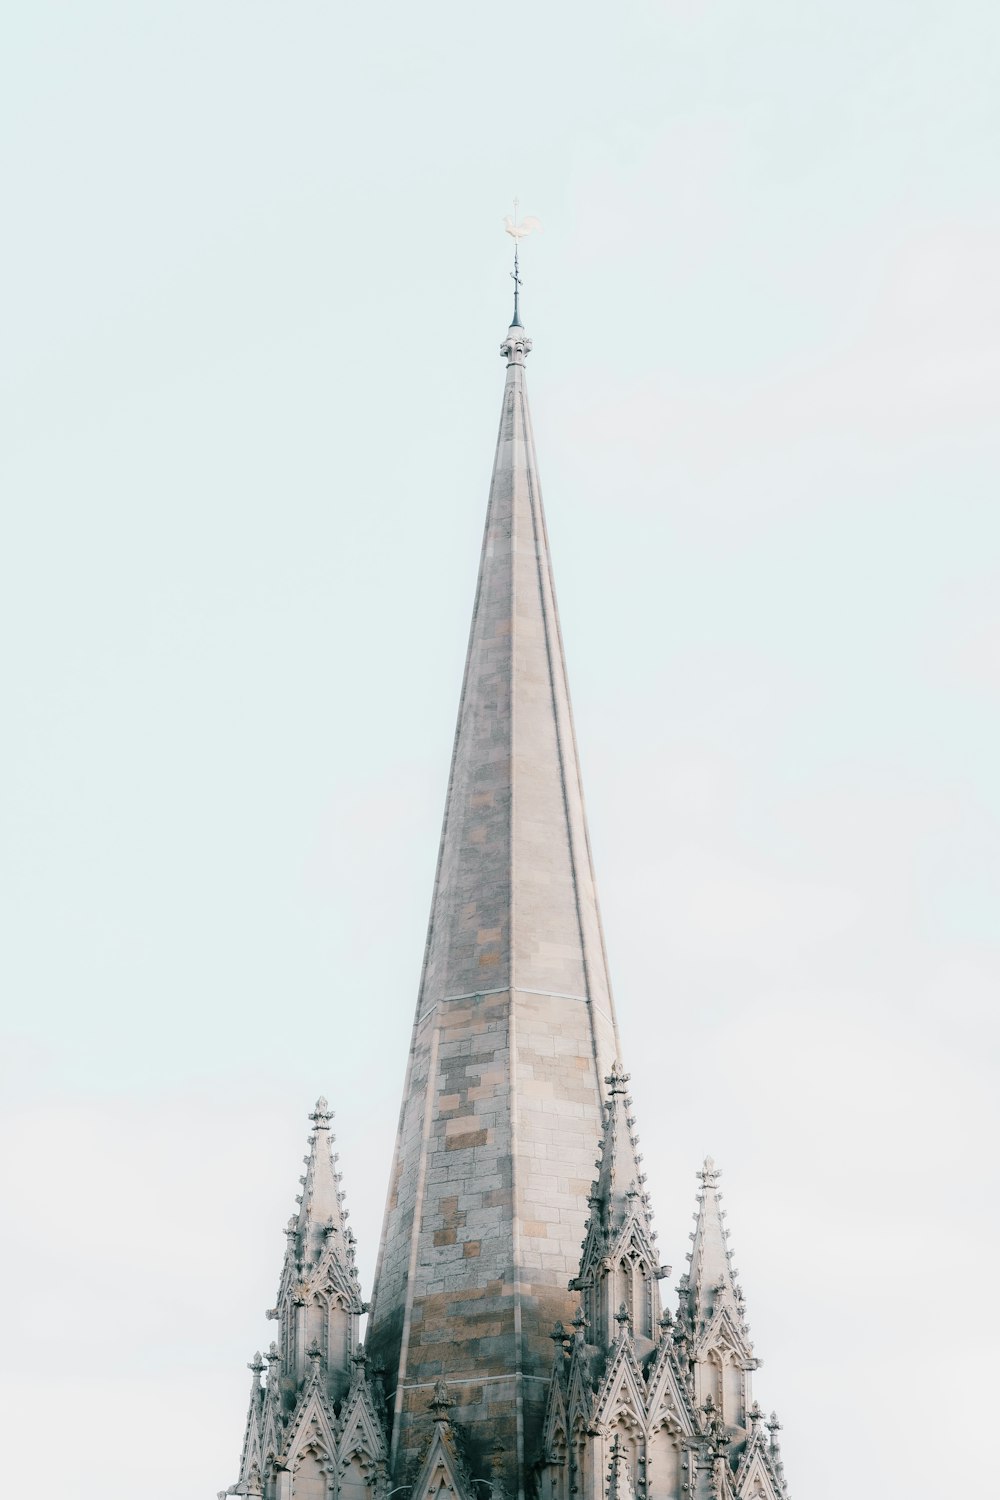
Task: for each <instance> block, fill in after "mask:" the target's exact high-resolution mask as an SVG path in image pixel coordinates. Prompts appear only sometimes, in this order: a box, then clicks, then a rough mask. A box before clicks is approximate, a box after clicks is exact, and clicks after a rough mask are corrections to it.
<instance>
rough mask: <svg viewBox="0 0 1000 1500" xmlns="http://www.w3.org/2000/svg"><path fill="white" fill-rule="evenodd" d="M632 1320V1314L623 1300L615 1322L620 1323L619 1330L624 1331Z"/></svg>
mask: <svg viewBox="0 0 1000 1500" xmlns="http://www.w3.org/2000/svg"><path fill="white" fill-rule="evenodd" d="M631 1321H632V1315H631V1313H630V1312H629V1310H628V1308H627V1307H626V1306H625V1304H624V1302H623V1303H622V1304H621V1306H620V1307H619V1308H618V1311H617V1312H616V1313H615V1322H616V1323H617V1324H618V1332H619V1333H624V1332H625V1330H626V1328H627V1327H628V1325H629V1323H630V1322H631Z"/></svg>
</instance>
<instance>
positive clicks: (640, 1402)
mask: <svg viewBox="0 0 1000 1500" xmlns="http://www.w3.org/2000/svg"><path fill="white" fill-rule="evenodd" d="M623 1413H628V1414H629V1415H630V1416H631V1418H632V1419H633V1420H634V1421H635V1422H638V1423H640V1424H644V1423H645V1417H646V1382H645V1380H644V1379H643V1374H642V1369H641V1367H640V1365H639V1361H638V1360H637V1359H636V1356H635V1344H634V1343H633V1342H632V1338H631V1336H630V1334H629V1333H628V1331H627V1329H625V1328H623V1329H622V1333H621V1336H620V1337H619V1340H618V1344H617V1346H616V1348H615V1349H614V1352H613V1354H612V1356H611V1359H610V1361H609V1363H608V1368H607V1370H606V1371H605V1373H604V1379H603V1380H602V1381H601V1384H600V1386H599V1387H598V1390H597V1394H596V1396H595V1399H594V1421H595V1422H597V1423H600V1424H601V1425H603V1426H608V1427H611V1426H614V1424H615V1423H616V1422H617V1421H618V1420H619V1419H620V1417H621V1416H622V1414H623Z"/></svg>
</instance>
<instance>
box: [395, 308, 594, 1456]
mask: <svg viewBox="0 0 1000 1500" xmlns="http://www.w3.org/2000/svg"><path fill="white" fill-rule="evenodd" d="M522 335H523V330H520V329H519V328H512V329H511V331H510V334H509V336H508V340H507V343H506V344H505V346H504V348H505V352H506V355H507V359H508V367H507V380H506V386H505V389H504V397H503V408H502V412H501V419H500V431H499V437H498V442H497V453H496V462H495V465H494V471H493V480H492V485H491V489H490V499H489V507H488V513H487V520H486V532H485V537H484V541H483V551H482V558H481V563H480V571H479V582H478V587H477V591H476V602H475V608H474V611H473V620H472V631H471V636H470V641H469V651H468V658H467V663H466V671H465V679H464V683H463V687H462V696H461V703H460V707H459V715H458V728H457V732H456V736H455V748H454V754H453V760H452V768H451V777H450V781H449V786H448V795H447V800H446V807H445V818H444V828H443V832H442V839H441V850H440V856H439V863H438V871H437V876H436V880H435V887H434V898H433V903H432V911H431V919H430V925H429V930H428V936H427V947H426V952H425V958H424V967H423V974H422V978H421V984H420V994H419V1000H418V1006H417V1015H416V1019H415V1023H414V1031H413V1041H412V1046H411V1053H410V1061H409V1068H408V1074H407V1079H406V1084H405V1088H404V1099H403V1107H402V1112H401V1115H400V1123H399V1134H398V1140H397V1147H396V1159H395V1163H394V1167H393V1174H392V1181H391V1185H390V1193H389V1200H388V1204H387V1209H386V1217H385V1223H384V1227H383V1235H382V1245H381V1250H380V1257H379V1266H378V1271H377V1274H376V1284H375V1291H374V1296H373V1305H372V1314H371V1321H370V1328H369V1338H368V1342H369V1348H370V1350H371V1354H372V1358H373V1360H374V1361H375V1362H377V1363H382V1364H384V1365H385V1367H386V1371H387V1375H386V1385H387V1396H388V1401H389V1409H390V1412H391V1413H392V1421H393V1426H394V1435H393V1444H394V1448H393V1475H394V1478H397V1479H398V1476H399V1475H400V1474H402V1473H403V1472H404V1470H405V1467H406V1464H407V1462H409V1461H412V1459H413V1457H414V1455H415V1453H416V1451H417V1449H418V1448H419V1445H420V1442H421V1440H422V1434H423V1431H424V1427H425V1422H424V1418H423V1411H424V1408H425V1405H426V1400H425V1398H426V1388H427V1385H428V1383H431V1382H433V1381H434V1380H435V1379H437V1378H438V1377H439V1376H441V1375H443V1376H444V1378H445V1379H446V1380H447V1382H448V1388H449V1390H450V1391H451V1393H452V1395H453V1396H454V1398H455V1399H456V1400H457V1401H458V1403H459V1405H458V1407H457V1408H456V1409H455V1411H454V1412H453V1416H454V1419H455V1421H456V1422H461V1423H462V1424H463V1426H464V1430H465V1433H466V1439H467V1441H468V1442H469V1444H470V1446H471V1450H472V1452H473V1454H478V1455H479V1457H480V1459H482V1461H483V1462H485V1457H484V1455H485V1454H486V1453H487V1452H488V1451H489V1450H490V1449H491V1448H492V1446H493V1443H494V1442H495V1441H496V1439H497V1437H498V1436H500V1437H503V1438H505V1440H506V1437H509V1439H510V1442H511V1444H512V1445H513V1450H514V1452H515V1454H516V1459H517V1471H518V1479H519V1485H520V1486H523V1479H524V1473H525V1463H526V1461H528V1462H530V1461H531V1460H532V1459H533V1457H534V1449H535V1448H536V1447H537V1444H538V1442H539V1440H540V1429H541V1420H542V1413H543V1410H544V1404H545V1391H546V1388H547V1385H548V1381H549V1375H550V1368H549V1367H550V1364H551V1350H552V1346H551V1340H550V1338H549V1334H550V1330H551V1327H552V1324H553V1322H554V1321H555V1319H556V1318H563V1319H566V1320H568V1319H569V1318H570V1317H571V1316H572V1310H573V1298H572V1296H571V1294H570V1293H569V1292H568V1290H567V1285H568V1282H569V1280H570V1278H571V1277H572V1276H573V1275H574V1274H575V1272H576V1269H577V1263H578V1260H579V1249H580V1240H581V1236H582V1234H583V1227H584V1222H585V1220H586V1217H587V1194H588V1191H589V1187H590V1182H591V1178H592V1167H593V1160H594V1149H595V1144H596V1142H597V1140H598V1139H599V1137H600V1131H601V1122H602V1113H601V1111H602V1082H601V1081H602V1079H603V1077H604V1076H605V1074H606V1073H607V1072H608V1069H609V1067H610V1066H611V1063H612V1062H613V1061H614V1059H615V1057H616V1056H617V1055H618V1042H617V1035H616V1025H615V1017H614V1006H613V1002H612V997H611V987H610V983H609V980H608V973H607V964H606V960H605V955H604V944H603V938H602V935H601V927H600V919H599V916H598V908H597V895H596V888H595V883H594V876H593V870H592V866H591V857H590V849H589V843H588V837H587V829H586V822H585V817H584V805H583V792H582V787H581V781H580V771H579V766H578V762H577V753H576V745H575V739H574V732H573V723H572V716H571V712H570V704H569V692H568V688H567V682H566V670H565V665H564V661H563V650H562V642H561V639H560V635H559V623H558V617H557V613H556V605H555V595H554V591H553V584H552V572H551V566H550V562H549V555H548V541H547V537H546V533H545V521H544V517H543V514H542V502H541V491H540V488H539V483H538V471H537V466H536V462H535V452H534V441H533V436H532V431H531V418H530V414H529V411H528V403H527V395H526V391H525V385H524V355H525V353H526V341H525V340H524V339H523V336H522ZM475 1392H479V1393H480V1394H479V1395H476V1394H475ZM477 1472H480V1473H482V1472H485V1469H483V1468H480V1469H479V1470H478V1471H477Z"/></svg>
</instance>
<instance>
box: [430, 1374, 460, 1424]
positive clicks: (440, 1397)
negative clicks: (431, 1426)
mask: <svg viewBox="0 0 1000 1500" xmlns="http://www.w3.org/2000/svg"><path fill="white" fill-rule="evenodd" d="M454 1405H455V1403H454V1401H453V1400H452V1399H451V1397H450V1396H449V1395H448V1382H447V1381H446V1380H444V1379H441V1380H438V1381H437V1382H436V1383H435V1385H434V1394H433V1396H432V1397H431V1411H432V1413H433V1414H434V1420H435V1422H447V1420H448V1413H449V1411H450V1410H451V1408H452V1407H453V1406H454Z"/></svg>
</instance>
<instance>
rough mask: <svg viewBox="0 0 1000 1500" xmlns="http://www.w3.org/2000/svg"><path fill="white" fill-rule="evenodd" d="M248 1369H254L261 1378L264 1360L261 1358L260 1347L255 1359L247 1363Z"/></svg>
mask: <svg viewBox="0 0 1000 1500" xmlns="http://www.w3.org/2000/svg"><path fill="white" fill-rule="evenodd" d="M247 1369H248V1370H252V1371H253V1372H254V1374H255V1375H256V1376H257V1377H258V1379H259V1378H260V1373H261V1371H262V1370H263V1369H264V1361H263V1359H262V1358H261V1353H260V1350H259V1349H258V1350H257V1352H256V1354H255V1355H254V1357H253V1359H252V1360H251V1361H250V1363H249V1364H248V1365H247Z"/></svg>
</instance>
